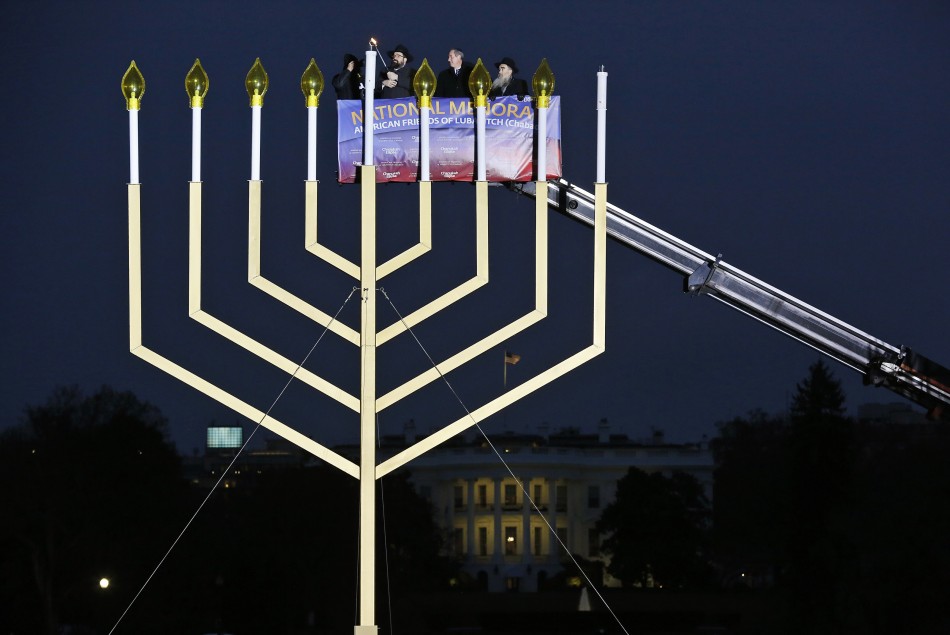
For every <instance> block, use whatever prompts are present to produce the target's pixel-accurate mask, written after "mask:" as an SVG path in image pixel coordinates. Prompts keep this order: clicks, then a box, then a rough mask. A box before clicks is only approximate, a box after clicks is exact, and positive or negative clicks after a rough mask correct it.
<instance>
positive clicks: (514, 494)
mask: <svg viewBox="0 0 950 635" xmlns="http://www.w3.org/2000/svg"><path fill="white" fill-rule="evenodd" d="M517 504H518V490H517V489H516V488H515V486H514V485H505V506H507V507H511V506H514V505H517Z"/></svg>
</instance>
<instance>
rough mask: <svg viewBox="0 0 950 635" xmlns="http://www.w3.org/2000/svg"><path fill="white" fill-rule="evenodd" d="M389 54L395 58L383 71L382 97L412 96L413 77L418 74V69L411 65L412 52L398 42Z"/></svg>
mask: <svg viewBox="0 0 950 635" xmlns="http://www.w3.org/2000/svg"><path fill="white" fill-rule="evenodd" d="M389 56H390V57H391V58H392V59H393V65H392V66H391V67H390V68H389V70H388V71H386V72H385V73H383V77H384V79H383V81H382V86H383V88H382V90H381V91H380V97H382V98H383V99H398V98H400V97H412V79H413V78H414V77H415V76H416V69H414V68H411V67H410V66H409V62H411V61H412V54H411V53H410V52H409V49H407V48H406V47H405V46H403V45H402V44H398V45H397V46H396V48H395V50H392V51H389Z"/></svg>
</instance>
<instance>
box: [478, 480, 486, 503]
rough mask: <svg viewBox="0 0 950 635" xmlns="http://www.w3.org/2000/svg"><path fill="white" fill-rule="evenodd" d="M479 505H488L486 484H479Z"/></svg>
mask: <svg viewBox="0 0 950 635" xmlns="http://www.w3.org/2000/svg"><path fill="white" fill-rule="evenodd" d="M478 506H479V507H482V508H484V507H488V487H487V486H486V485H479V486H478Z"/></svg>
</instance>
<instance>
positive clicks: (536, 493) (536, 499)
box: [534, 485, 544, 507]
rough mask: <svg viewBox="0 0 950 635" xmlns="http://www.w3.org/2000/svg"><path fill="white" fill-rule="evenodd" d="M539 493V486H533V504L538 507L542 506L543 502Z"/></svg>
mask: <svg viewBox="0 0 950 635" xmlns="http://www.w3.org/2000/svg"><path fill="white" fill-rule="evenodd" d="M541 492H542V489H541V485H535V486H534V504H535V505H537V506H538V507H541V506H543V505H544V501H542V500H541Z"/></svg>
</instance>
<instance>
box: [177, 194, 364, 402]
mask: <svg viewBox="0 0 950 635" xmlns="http://www.w3.org/2000/svg"><path fill="white" fill-rule="evenodd" d="M251 184H252V185H251V189H252V190H254V189H256V190H257V194H258V195H257V200H258V201H260V181H251ZM255 184H256V185H255ZM188 207H189V212H188V218H189V221H188V315H189V316H190V317H191V318H192V319H194V320H195V321H197V322H198V323H199V324H202V325H204V326H205V327H207V328H209V329H211V330H212V331H214V332H215V333H217V334H218V335H221V336H222V337H224V338H225V339H227V340H230V341H231V342H233V343H235V344H237V345H238V346H240V347H241V348H243V349H245V350H247V351H248V352H250V353H251V354H253V355H256V356H257V357H260V358H261V359H263V360H264V361H266V362H268V363H270V364H273V365H274V366H276V367H278V368H280V369H281V370H283V371H284V372H286V373H288V374H294V373H296V377H298V378H299V379H300V380H301V381H302V382H304V383H305V384H307V385H309V386H311V387H312V388H314V389H316V390H319V391H320V392H322V393H323V394H325V395H327V396H328V397H331V398H333V399H335V400H336V401H338V402H340V403H341V404H343V405H344V406H346V407H347V408H349V409H351V410H353V411H354V412H359V407H360V405H359V399H358V398H357V397H355V396H353V395H350V394H349V393H347V392H345V391H344V390H342V389H340V388H338V387H337V386H334V385H333V384H331V383H330V382H328V381H326V380H325V379H323V378H321V377H320V376H318V375H316V374H314V373H312V372H311V371H309V370H307V369H306V368H299V365H298V364H297V363H295V362H294V361H292V360H289V359H287V358H286V357H284V356H283V355H280V354H279V353H277V352H276V351H274V350H272V349H270V348H268V347H267V346H264V345H263V344H261V343H260V342H258V341H257V340H255V339H253V338H251V337H249V336H247V335H245V334H244V333H242V332H240V331H238V330H237V329H235V328H233V327H231V326H229V325H228V324H226V323H225V322H222V321H221V320H219V319H218V318H216V317H215V316H213V315H211V314H210V313H208V312H206V311H204V310H203V309H202V308H201V183H198V182H194V181H192V182H191V183H189V204H188ZM259 212H260V208H259V207H258V214H257V215H256V219H257V221H258V225H259V220H260V213H259ZM251 218H252V221H251V226H252V230H251V232H250V233H251V235H252V236H259V235H260V233H259V231H258V232H255V231H254V230H253V226H254V224H255V222H254V219H255V214H254V213H253V212H252V213H251ZM251 242H252V243H253V242H256V244H257V246H256V248H255V247H251V248H249V251H250V252H251V253H255V252H256V254H257V258H256V259H255V258H253V257H252V258H250V260H251V262H252V263H256V264H252V265H251V267H254V266H256V267H258V268H259V265H260V241H257V240H254V239H253V238H252V240H251ZM259 278H260V277H259V276H258V277H257V278H256V279H259ZM252 284H253V281H252ZM288 295H289V294H288ZM326 320H327V323H326V324H323V326H327V324H329V326H330V329H331V330H333V325H334V324H338V322H336V321H335V320H333V319H332V318H331V317H330V316H326ZM356 337H357V341H359V335H358V334H356Z"/></svg>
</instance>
